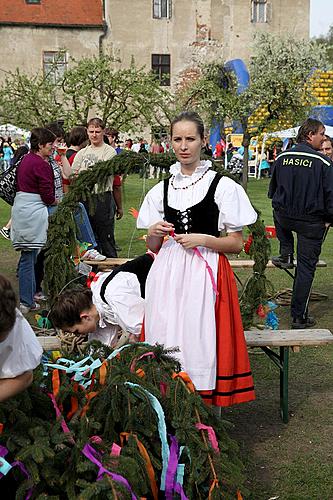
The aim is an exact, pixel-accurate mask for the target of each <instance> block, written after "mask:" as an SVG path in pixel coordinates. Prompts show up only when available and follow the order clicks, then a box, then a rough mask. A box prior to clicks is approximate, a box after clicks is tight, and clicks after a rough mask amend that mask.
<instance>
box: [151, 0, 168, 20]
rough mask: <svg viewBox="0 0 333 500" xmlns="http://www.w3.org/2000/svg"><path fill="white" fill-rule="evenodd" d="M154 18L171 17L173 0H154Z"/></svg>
mask: <svg viewBox="0 0 333 500" xmlns="http://www.w3.org/2000/svg"><path fill="white" fill-rule="evenodd" d="M153 18H154V19H170V18H171V0H153Z"/></svg>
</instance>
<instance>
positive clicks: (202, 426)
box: [195, 424, 220, 453]
mask: <svg viewBox="0 0 333 500" xmlns="http://www.w3.org/2000/svg"><path fill="white" fill-rule="evenodd" d="M195 426H196V428H197V429H199V430H200V431H201V430H204V431H207V433H208V438H209V441H210V444H211V445H212V448H213V450H214V451H216V453H220V449H219V444H218V442H217V439H216V434H215V431H214V429H213V427H211V426H210V425H205V424H195Z"/></svg>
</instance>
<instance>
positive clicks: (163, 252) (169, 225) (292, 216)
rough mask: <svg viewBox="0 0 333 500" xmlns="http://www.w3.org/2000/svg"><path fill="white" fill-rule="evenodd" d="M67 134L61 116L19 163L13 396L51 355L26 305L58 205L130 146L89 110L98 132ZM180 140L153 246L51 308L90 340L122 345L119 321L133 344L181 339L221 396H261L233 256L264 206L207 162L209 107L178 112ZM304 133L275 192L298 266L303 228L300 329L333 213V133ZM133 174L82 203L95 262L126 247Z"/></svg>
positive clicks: (5, 339) (149, 218) (152, 196)
mask: <svg viewBox="0 0 333 500" xmlns="http://www.w3.org/2000/svg"><path fill="white" fill-rule="evenodd" d="M64 138H65V134H64V132H63V130H62V128H61V127H60V126H59V124H58V123H51V124H49V125H48V126H47V127H44V128H35V129H33V130H32V131H31V138H30V150H29V152H27V151H25V156H24V157H23V159H22V160H21V162H20V164H19V167H18V169H17V194H16V197H15V201H14V205H13V209H12V223H11V228H10V233H11V239H12V242H13V245H14V248H15V249H17V250H20V251H21V258H20V261H19V267H18V277H19V299H20V307H19V309H20V311H19V310H16V309H15V295H14V292H13V289H12V286H11V285H10V283H9V282H8V280H7V279H6V278H4V277H1V276H0V291H1V293H2V296H3V297H4V299H3V300H2V301H0V302H1V304H0V320H1V321H0V365H2V366H0V382H1V379H3V380H7V379H11V380H12V379H14V380H16V382H15V383H13V382H10V383H3V384H2V383H0V401H1V400H4V399H6V398H7V397H10V396H11V395H13V394H14V393H16V392H19V391H20V390H23V389H24V388H25V387H26V386H27V385H28V384H29V383H30V382H31V371H32V370H33V369H34V368H35V366H36V363H37V364H38V362H39V359H40V356H41V350H40V349H39V348H38V346H37V344H36V341H35V339H34V337H33V334H32V332H31V331H30V327H29V325H28V324H27V322H26V321H25V319H24V318H23V316H22V314H21V313H23V314H26V313H27V312H28V311H31V310H33V309H35V308H36V307H38V305H37V300H38V297H37V295H36V294H38V292H39V293H42V290H41V289H40V286H41V283H42V268H43V248H44V246H45V242H46V238H47V227H48V217H49V214H50V213H52V212H53V211H54V210H56V209H57V205H58V204H59V203H60V202H61V199H62V197H63V194H64V189H68V183H70V182H71V180H72V179H73V177H75V176H76V175H78V174H79V173H80V172H81V171H83V170H86V169H88V168H94V165H95V163H96V162H98V161H100V160H102V161H103V160H108V159H110V158H113V157H114V156H115V155H116V154H117V147H114V146H117V144H118V142H117V139H118V133H117V131H116V130H114V129H107V128H106V127H105V125H104V123H103V122H102V121H101V120H100V119H99V118H93V119H91V120H89V122H88V124H87V129H85V128H84V127H74V128H73V129H72V130H71V132H70V134H69V137H68V141H67V144H68V147H67V146H66V145H65V144H64ZM170 138H171V141H170V146H169V147H171V148H172V150H173V151H174V154H175V156H176V159H177V161H176V163H175V164H174V165H172V166H171V167H170V176H169V177H168V178H166V179H165V180H163V181H162V182H159V183H157V184H156V185H154V187H153V188H152V189H151V190H150V191H149V192H148V193H147V195H146V197H145V199H144V201H143V203H142V205H141V207H140V210H139V214H138V219H137V227H138V228H144V229H147V233H148V234H147V239H146V243H147V247H148V251H147V253H146V254H145V255H143V256H140V257H138V258H136V259H134V260H132V261H129V262H127V263H126V264H123V265H121V266H119V267H118V268H116V269H115V270H114V271H112V272H108V273H98V274H97V275H96V277H95V278H94V280H93V281H92V283H91V284H90V288H82V287H81V288H74V289H73V288H70V289H68V290H66V289H65V290H64V291H62V293H60V294H59V295H58V297H57V298H56V300H55V302H54V304H53V305H52V309H51V312H50V318H51V320H52V322H53V325H54V326H55V327H56V328H61V329H63V330H64V331H67V332H70V333H72V334H76V335H82V334H89V339H90V340H91V339H94V338H96V339H99V340H101V341H102V342H104V343H105V344H107V345H110V346H113V347H114V346H116V345H117V342H118V340H119V333H120V331H123V332H126V334H127V337H126V338H127V340H128V341H130V342H135V341H139V340H144V341H146V342H148V343H151V344H155V343H159V344H163V345H164V346H165V347H166V348H175V347H176V348H177V349H178V350H177V351H176V352H175V356H176V357H177V358H178V359H179V362H180V364H181V366H182V369H184V370H185V371H186V372H187V373H188V374H189V376H190V377H191V379H192V380H193V383H194V384H195V386H196V388H197V390H199V391H200V393H201V395H202V397H203V398H204V400H205V401H206V402H207V403H208V404H213V405H216V406H229V405H232V404H235V403H240V402H246V401H250V400H252V399H254V397H255V396H254V386H253V379H252V374H251V369H250V364H249V358H248V352H247V349H246V343H245V339H244V332H243V327H242V321H241V315H240V310H239V304H238V293H237V287H236V283H235V279H234V275H233V272H232V270H231V267H230V264H229V262H228V259H227V258H226V257H225V254H228V253H239V252H240V251H241V249H242V247H243V236H242V228H243V227H244V226H248V225H250V224H253V223H254V222H255V221H256V219H257V213H256V211H255V210H254V209H253V207H252V205H251V203H250V201H249V198H248V196H247V194H246V192H245V191H244V189H243V188H242V187H241V186H240V185H239V184H238V183H236V182H235V181H233V180H232V179H230V178H229V177H227V176H222V175H220V174H218V173H217V172H216V171H214V170H212V162H211V161H210V160H209V159H207V157H206V159H204V160H202V159H201V157H202V152H203V150H204V149H205V146H206V144H207V142H206V139H205V133H204V125H203V122H202V120H201V118H200V116H199V115H198V114H197V113H194V112H183V113H181V114H180V115H179V116H177V117H176V118H175V119H174V120H173V121H172V123H171V131H170ZM88 141H89V142H88ZM139 142H140V141H139ZM297 143H298V144H297V145H296V146H295V147H293V148H291V149H289V150H287V151H285V152H283V153H282V154H281V155H279V157H278V158H277V160H276V162H275V163H274V166H273V171H272V179H271V183H270V190H269V197H270V198H272V204H273V209H274V221H275V225H276V231H277V236H278V238H279V240H280V249H281V255H280V256H279V257H276V258H275V264H276V265H277V266H279V267H282V268H290V267H293V266H294V261H293V254H294V240H293V233H296V235H297V239H298V241H297V272H296V278H295V282H294V289H293V298H292V304H291V316H292V326H293V328H308V327H311V326H313V324H314V320H313V318H312V317H311V316H310V315H309V314H308V302H309V293H310V291H311V284H312V280H313V276H314V271H315V266H316V262H317V260H318V258H319V254H320V249H321V244H322V241H323V238H324V235H325V230H326V227H327V226H328V225H329V224H330V222H331V220H332V217H333V191H332V190H331V189H330V186H332V185H333V177H332V176H333V173H332V172H333V169H332V168H331V167H332V166H333V163H332V160H331V159H330V158H328V156H326V155H330V156H332V141H331V140H330V139H329V138H328V137H327V136H325V128H324V126H323V124H322V123H321V122H319V121H318V120H312V119H308V120H307V121H306V122H305V123H304V124H303V125H302V127H301V128H300V131H299V136H298V138H297ZM143 144H144V142H140V146H139V149H138V150H137V152H138V154H139V153H140V148H141V146H142V145H143ZM127 146H128V147H129V146H130V147H131V148H132V146H133V144H132V145H130V144H128V145H127ZM143 147H145V146H143ZM320 150H321V151H322V152H320ZM159 151H160V149H159ZM156 152H157V148H156ZM120 185H121V179H116V176H115V177H110V179H109V182H108V183H107V185H106V186H105V190H104V192H103V193H99V194H97V193H96V194H95V196H96V206H97V209H96V211H95V214H94V215H93V216H91V215H89V214H88V213H87V210H86V208H85V206H84V203H82V204H80V205H79V208H78V211H77V214H75V217H77V224H78V228H79V230H78V233H79V234H80V236H79V235H78V237H81V238H82V239H83V240H84V241H86V239H89V237H90V236H91V238H90V242H91V245H92V246H93V249H92V250H89V251H90V252H93V253H95V260H101V259H103V258H104V257H105V255H112V256H113V255H116V248H115V242H114V233H113V231H114V218H115V217H117V218H120V217H121V216H122V215H123V210H122V204H121V190H120ZM117 188H119V190H117ZM96 245H97V246H96ZM96 248H97V250H96ZM99 250H101V251H103V252H104V253H105V255H102V254H100V253H99ZM91 258H92V259H93V256H92V257H91ZM273 261H274V259H273ZM17 332H19V333H17ZM22 332H23V333H22ZM24 332H28V333H27V334H26V335H27V336H26V339H25V340H26V341H27V342H30V340H29V339H30V338H31V339H32V340H31V349H30V350H29V351H28V353H27V355H26V357H25V360H24V363H23V361H22V360H21V359H20V356H21V354H20V353H21V351H20V350H19V349H18V350H17V357H18V359H17V363H16V365H15V366H17V367H18V368H17V369H16V370H15V372H14V371H12V372H11V371H10V370H8V366H9V365H11V364H15V363H14V361H12V359H11V358H8V359H7V357H6V356H7V355H6V354H5V353H9V350H10V349H11V350H12V352H13V360H14V358H15V356H16V354H15V349H16V345H17V344H15V342H17V339H19V335H23V334H25V333H24ZM1 370H2V371H1Z"/></svg>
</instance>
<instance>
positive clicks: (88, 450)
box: [82, 443, 137, 500]
mask: <svg viewBox="0 0 333 500" xmlns="http://www.w3.org/2000/svg"><path fill="white" fill-rule="evenodd" d="M82 453H83V455H84V456H85V457H86V458H88V460H90V462H92V463H93V464H95V465H97V467H98V475H97V481H100V480H101V479H102V476H103V474H107V475H108V476H110V477H111V478H112V479H113V480H114V481H118V483H121V484H123V485H124V486H125V487H126V488H127V489H128V491H129V492H130V494H131V498H132V500H137V497H136V496H135V495H134V493H133V491H132V488H131V487H130V484H129V482H128V481H127V479H125V478H124V477H123V476H121V475H120V474H115V473H113V472H110V471H109V470H108V469H105V467H103V465H102V463H101V462H100V460H99V456H100V454H99V453H98V452H97V451H96V450H95V448H93V447H92V446H91V445H90V444H88V443H87V444H86V445H85V446H84V448H83V450H82Z"/></svg>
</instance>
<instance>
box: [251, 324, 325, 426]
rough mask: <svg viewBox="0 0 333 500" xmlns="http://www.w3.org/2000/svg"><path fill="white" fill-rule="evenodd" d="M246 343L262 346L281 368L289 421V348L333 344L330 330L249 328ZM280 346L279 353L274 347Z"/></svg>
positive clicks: (283, 412) (283, 407)
mask: <svg viewBox="0 0 333 500" xmlns="http://www.w3.org/2000/svg"><path fill="white" fill-rule="evenodd" d="M244 334H245V339H246V344H247V345H248V346H249V347H260V348H261V349H262V350H263V351H264V352H265V353H266V354H267V356H268V357H269V358H270V359H271V360H272V361H273V363H274V364H275V365H276V366H277V367H278V368H279V370H280V411H281V418H282V420H283V422H284V423H288V420H289V414H288V405H289V401H288V380H289V348H292V350H294V351H296V352H297V351H298V350H299V349H300V348H301V347H304V346H318V345H327V344H333V335H332V333H331V332H330V330H324V329H307V330H249V331H245V332H244ZM274 347H278V348H279V354H278V353H277V352H275V351H274V350H273V349H272V348H274Z"/></svg>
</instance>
